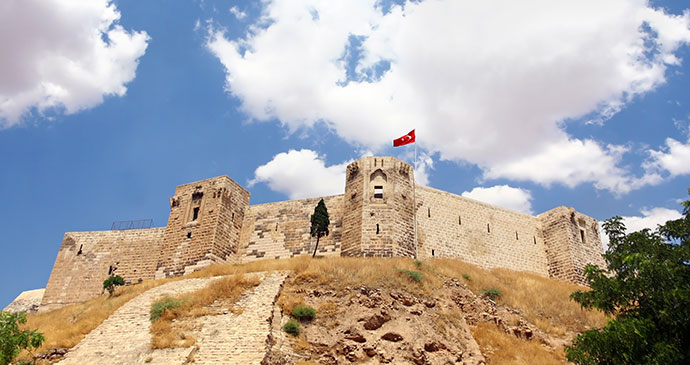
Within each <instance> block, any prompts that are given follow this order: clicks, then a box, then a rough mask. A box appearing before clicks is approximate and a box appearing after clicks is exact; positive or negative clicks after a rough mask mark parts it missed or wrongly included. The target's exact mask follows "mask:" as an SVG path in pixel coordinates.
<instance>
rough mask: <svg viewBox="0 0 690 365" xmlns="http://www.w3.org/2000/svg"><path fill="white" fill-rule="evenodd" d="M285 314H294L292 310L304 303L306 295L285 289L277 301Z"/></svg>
mask: <svg viewBox="0 0 690 365" xmlns="http://www.w3.org/2000/svg"><path fill="white" fill-rule="evenodd" d="M277 304H278V306H279V307H280V310H281V311H282V312H283V314H284V315H292V310H293V309H295V307H296V306H298V305H304V304H305V303H304V295H302V294H296V293H293V292H288V291H284V292H282V293H280V297H279V298H278V302H277Z"/></svg>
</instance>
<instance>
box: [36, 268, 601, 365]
mask: <svg viewBox="0 0 690 365" xmlns="http://www.w3.org/2000/svg"><path fill="white" fill-rule="evenodd" d="M274 270H281V271H283V270H284V271H289V272H290V274H289V276H288V279H287V280H286V281H285V283H284V285H283V288H282V291H281V293H280V295H279V297H278V299H277V302H276V303H277V305H278V306H279V307H280V309H281V312H282V317H281V318H278V319H277V320H278V321H280V323H276V326H275V327H276V328H280V326H282V325H283V324H285V323H286V322H287V321H288V320H289V319H290V317H291V316H292V314H293V309H294V308H295V307H297V306H300V305H301V306H310V307H312V308H314V309H315V311H316V317H315V319H313V320H311V321H302V322H301V323H300V328H301V331H300V333H299V335H297V336H291V335H287V334H285V333H284V332H282V331H277V332H279V333H275V334H274V336H273V342H274V346H272V347H271V350H270V351H269V353H268V354H267V358H266V362H268V363H275V364H278V363H285V362H291V363H302V364H310V363H313V364H319V363H336V361H337V362H338V363H343V362H345V363H347V362H349V361H354V362H373V363H386V362H390V363H400V362H403V363H417V364H425V363H429V364H435V363H445V362H455V361H464V362H466V363H481V362H482V361H486V362H487V363H489V364H528V363H529V364H558V363H563V362H565V361H564V359H563V350H562V348H563V345H564V344H567V343H569V342H570V341H571V340H572V338H573V337H574V336H575V335H576V334H577V333H579V332H582V331H584V330H586V329H589V328H593V327H601V326H603V324H604V323H605V322H606V318H605V317H604V316H603V315H602V314H600V313H597V312H590V311H583V310H581V309H580V307H579V305H577V304H576V303H574V302H572V301H570V300H569V298H568V296H569V295H570V293H572V292H573V291H575V290H578V289H581V287H578V286H576V285H573V284H570V283H565V282H562V281H559V280H554V279H548V278H544V277H541V276H538V275H535V274H531V273H524V272H515V271H511V270H505V269H493V270H487V269H483V268H479V267H477V266H474V265H470V264H467V263H464V262H462V261H460V260H454V259H434V260H426V261H423V262H420V261H414V260H411V259H403V258H394V259H377V258H366V259H365V258H341V257H335V258H317V259H312V258H310V257H298V258H293V259H289V260H262V261H256V262H252V263H248V264H243V265H214V266H210V267H207V268H205V269H204V270H202V271H199V272H196V273H194V274H191V275H189V276H185V277H182V278H174V279H165V280H151V281H144V282H143V283H141V284H137V285H132V286H127V287H124V288H120V289H118V290H117V291H116V293H115V295H114V296H112V297H109V296H107V295H103V296H101V297H99V298H96V299H93V300H90V301H88V302H85V303H82V304H77V305H71V306H68V307H65V308H61V309H59V310H56V311H52V312H49V313H39V314H36V315H31V316H29V320H28V323H27V325H26V327H27V328H36V329H38V330H39V331H40V332H42V333H44V334H45V336H46V338H47V341H46V343H45V344H44V346H43V348H41V349H39V352H47V351H49V349H51V348H56V347H61V348H71V347H73V346H75V345H76V344H77V343H79V341H80V340H81V339H82V338H83V337H84V336H85V335H86V334H87V333H88V332H90V331H91V330H93V329H94V328H96V327H97V326H98V325H99V324H100V323H101V322H102V321H103V320H105V319H106V318H107V317H108V316H109V315H110V314H112V313H113V312H114V311H115V310H117V308H119V307H120V306H121V305H123V304H124V303H126V302H127V301H129V300H130V299H132V298H134V297H136V296H137V295H139V294H141V293H143V292H144V291H145V290H147V289H150V288H153V287H155V286H157V285H161V284H163V283H166V282H170V281H176V280H181V279H184V278H188V277H211V276H220V275H238V274H245V273H251V272H261V271H274ZM238 277H241V276H238ZM233 280H234V281H228V282H227V283H224V284H223V285H216V286H215V287H213V288H207V289H205V291H204V292H203V293H204V294H203V295H201V294H200V293H196V294H192V295H188V296H186V297H185V298H172V299H173V300H180V301H181V302H185V303H189V304H187V307H188V308H187V309H186V313H188V314H189V313H192V316H203V315H208V314H210V312H209V309H208V308H209V307H210V306H211V304H212V303H214V302H218V301H224V302H228V301H236V300H237V298H238V297H239V296H240V295H241V290H250V289H251V287H252V286H253V285H256V283H245V282H243V281H241V280H238V279H233ZM233 287H237V288H241V290H239V289H238V290H233V289H232V288H233ZM230 291H232V295H230V294H228V293H229V292H230ZM200 297H203V300H202V299H194V298H200ZM221 298H222V299H221ZM491 298H493V299H491ZM205 308H206V309H205ZM241 310H244V311H249V310H251V308H241ZM180 315H181V316H184V313H183V314H180ZM180 318H181V317H180ZM172 319H174V318H172ZM167 320H169V321H170V320H171V317H170V316H168V318H167ZM156 327H157V326H156V324H154V326H152V328H156ZM158 327H160V325H158ZM163 328H165V332H166V333H171V331H172V330H171V328H172V327H165V326H163ZM173 329H174V330H176V331H192V330H190V329H186V328H185V327H180V326H179V323H178V326H177V327H175V328H173ZM153 335H155V333H154V334H153ZM179 335H180V338H185V339H189V338H193V334H192V333H189V334H188V335H185V334H184V333H180V334H179ZM157 343H158V344H159V345H158V346H159V347H166V346H167V347H170V346H173V347H174V346H193V345H194V344H193V341H190V340H186V341H182V342H177V343H176V342H175V341H167V342H166V341H159V342H157Z"/></svg>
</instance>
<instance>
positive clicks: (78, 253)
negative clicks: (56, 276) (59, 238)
mask: <svg viewBox="0 0 690 365" xmlns="http://www.w3.org/2000/svg"><path fill="white" fill-rule="evenodd" d="M82 248H84V245H81V246H79V251H78V252H77V256H79V255H81V254H82V253H83V252H82V251H81V249H82Z"/></svg>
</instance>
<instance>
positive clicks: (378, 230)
mask: <svg viewBox="0 0 690 365" xmlns="http://www.w3.org/2000/svg"><path fill="white" fill-rule="evenodd" d="M379 232H381V230H380V228H379V224H378V223H376V234H379Z"/></svg>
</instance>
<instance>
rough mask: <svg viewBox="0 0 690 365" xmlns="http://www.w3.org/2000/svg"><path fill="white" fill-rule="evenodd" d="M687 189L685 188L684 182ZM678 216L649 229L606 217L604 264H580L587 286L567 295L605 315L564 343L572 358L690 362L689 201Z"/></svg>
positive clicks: (583, 361) (597, 361)
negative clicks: (597, 324)
mask: <svg viewBox="0 0 690 365" xmlns="http://www.w3.org/2000/svg"><path fill="white" fill-rule="evenodd" d="M688 193H689V194H690V189H688ZM683 206H684V209H683V217H681V218H680V219H677V220H673V221H668V222H666V223H665V224H663V225H660V226H659V227H657V229H655V230H653V231H652V230H650V229H644V230H642V231H639V232H634V233H630V234H626V230H625V225H624V224H623V221H622V218H621V217H613V218H611V219H609V220H607V221H606V222H605V223H604V225H603V227H604V231H605V232H606V234H607V235H608V236H609V240H610V243H609V249H608V250H607V251H606V253H605V254H604V258H605V260H606V263H607V265H608V269H607V270H605V269H601V268H598V267H596V266H591V265H589V266H587V268H586V269H585V275H586V277H587V281H588V283H589V285H590V287H591V290H590V291H577V292H575V293H573V294H572V295H571V296H570V297H571V298H572V299H573V300H575V301H576V302H578V303H580V305H581V306H582V307H583V308H595V309H598V310H601V311H603V312H604V313H606V314H607V315H609V316H611V317H612V318H613V319H612V320H610V321H609V322H608V323H607V324H606V326H604V328H601V329H594V330H590V331H587V332H584V333H582V334H580V335H579V336H578V337H577V338H576V339H575V341H574V342H573V345H572V346H568V347H566V352H567V355H566V358H567V359H568V360H570V361H573V362H575V363H578V364H688V363H690V201H685V202H683Z"/></svg>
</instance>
